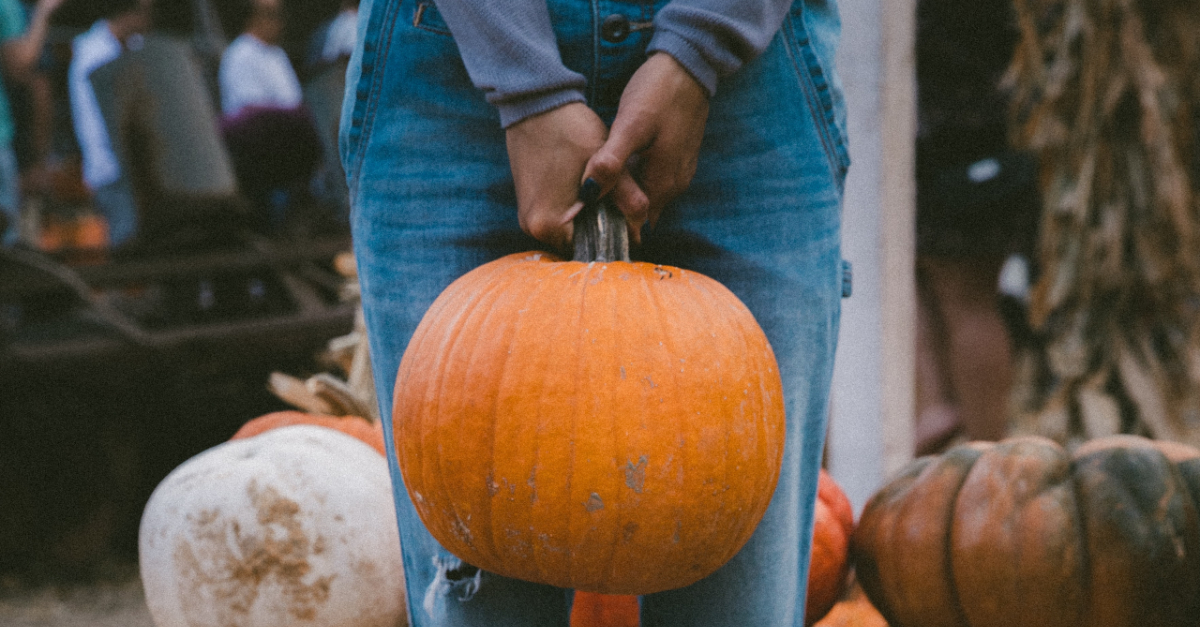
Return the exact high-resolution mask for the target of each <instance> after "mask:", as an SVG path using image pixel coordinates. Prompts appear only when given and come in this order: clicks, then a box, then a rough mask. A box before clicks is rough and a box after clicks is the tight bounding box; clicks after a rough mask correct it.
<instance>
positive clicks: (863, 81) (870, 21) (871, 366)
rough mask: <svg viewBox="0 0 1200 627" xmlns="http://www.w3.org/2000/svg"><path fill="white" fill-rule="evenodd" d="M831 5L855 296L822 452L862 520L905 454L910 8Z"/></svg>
mask: <svg viewBox="0 0 1200 627" xmlns="http://www.w3.org/2000/svg"><path fill="white" fill-rule="evenodd" d="M839 5H840V9H841V14H842V23H843V31H842V42H841V48H840V52H839V54H838V73H839V74H840V76H841V79H842V83H843V86H844V88H845V94H846V102H847V107H848V114H849V126H848V131H849V142H850V155H851V159H852V160H853V164H852V165H851V167H850V173H849V176H848V178H847V181H846V196H845V209H844V213H843V235H842V242H843V253H842V254H843V256H844V257H845V258H846V259H847V260H848V261H850V262H851V263H853V264H854V295H853V296H852V297H851V298H850V299H849V300H846V301H844V302H843V309H842V325H841V336H840V338H839V342H840V344H839V348H838V355H837V365H836V368H835V371H834V383H833V396H832V413H831V422H830V434H829V445H828V446H829V449H828V451H829V467H830V472H831V473H832V474H833V476H834V477H835V478H836V479H837V480H838V481H839V482H840V483H841V485H842V486H843V488H844V489H845V490H846V493H847V495H849V497H850V500H851V502H852V503H853V504H854V506H855V510H856V511H861V509H862V506H863V505H864V504H865V502H866V500H867V498H869V497H870V495H871V494H873V493H874V492H875V490H876V489H878V487H879V486H880V485H881V484H882V482H883V481H884V479H885V478H886V477H887V476H888V475H890V474H891V473H892V472H894V471H895V470H897V469H898V468H899V467H900V466H902V465H903V464H904V463H905V462H907V461H908V460H909V459H911V458H912V450H913V406H914V375H913V367H914V364H915V341H916V331H915V329H916V296H915V294H916V291H915V279H914V262H915V247H916V244H915V234H914V228H913V227H914V218H915V197H916V181H915V177H914V140H915V137H916V67H915V53H914V39H915V32H916V23H915V15H916V11H915V8H916V0H841V2H839Z"/></svg>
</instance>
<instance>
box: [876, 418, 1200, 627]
mask: <svg viewBox="0 0 1200 627" xmlns="http://www.w3.org/2000/svg"><path fill="white" fill-rule="evenodd" d="M853 553H854V556H855V558H854V559H855V568H856V572H857V575H858V579H859V581H860V582H861V584H862V587H863V589H864V590H865V591H866V592H867V594H868V595H869V596H870V598H871V601H872V602H874V604H875V606H876V607H878V608H879V610H880V612H882V613H883V615H884V616H885V617H886V618H887V620H888V622H889V623H891V624H892V625H893V626H894V627H984V626H991V625H1005V626H1011V627H1025V626H1035V625H1036V626H1038V627H1133V626H1135V625H1136V626H1141V625H1155V626H1158V627H1175V626H1179V627H1184V626H1187V627H1195V625H1196V621H1197V617H1198V616H1200V451H1197V450H1196V449H1193V448H1191V447H1187V446H1183V445H1179V444H1171V443H1163V442H1153V441H1150V440H1146V439H1144V438H1137V437H1132V436H1117V437H1111V438H1103V439H1099V440H1095V441H1092V442H1089V443H1087V444H1085V445H1084V446H1082V447H1080V448H1079V449H1078V450H1077V451H1075V453H1074V454H1073V455H1071V454H1068V453H1067V452H1066V451H1065V450H1063V449H1062V448H1061V447H1060V446H1059V445H1057V444H1055V443H1054V442H1052V441H1050V440H1047V439H1043V438H1013V439H1010V440H1006V441H1003V442H1001V443H996V444H990V443H979V442H975V443H969V444H966V445H962V446H958V447H956V448H953V449H951V450H950V451H948V452H946V453H945V454H943V455H941V456H936V457H932V456H931V457H924V458H921V459H918V460H916V461H915V462H913V463H912V464H911V465H910V466H909V467H908V468H907V469H906V470H904V471H903V472H902V473H901V474H900V475H899V476H898V477H897V478H896V479H895V480H893V481H892V482H891V483H890V484H888V485H887V486H886V487H884V488H883V489H882V490H881V491H880V492H879V493H877V494H876V495H875V496H874V497H873V498H872V499H871V500H870V502H869V503H868V504H867V506H866V509H865V510H864V511H863V514H862V517H861V519H860V521H859V526H858V529H857V530H856V532H855V534H854V539H853Z"/></svg>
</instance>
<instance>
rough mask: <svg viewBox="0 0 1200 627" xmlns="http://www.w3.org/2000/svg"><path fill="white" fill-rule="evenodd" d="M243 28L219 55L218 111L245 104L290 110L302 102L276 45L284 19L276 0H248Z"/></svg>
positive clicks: (239, 109)
mask: <svg viewBox="0 0 1200 627" xmlns="http://www.w3.org/2000/svg"><path fill="white" fill-rule="evenodd" d="M243 8H244V9H247V10H248V13H249V14H248V15H247V16H246V18H245V27H244V29H243V30H242V33H241V34H240V35H238V36H237V38H236V39H234V40H233V41H232V42H230V44H229V47H228V48H226V49H225V54H224V55H223V56H222V57H221V70H220V83H221V112H222V114H224V115H225V116H235V115H237V114H238V113H241V112H242V110H243V109H245V108H246V107H276V108H280V109H294V108H297V107H299V106H300V104H301V102H302V101H303V93H302V92H301V91H300V80H299V79H298V78H297V77H296V72H295V70H294V69H292V63H291V61H289V60H288V56H287V53H286V52H284V51H283V48H281V47H279V41H280V38H281V37H282V36H283V27H284V18H283V10H282V7H281V6H280V2H279V0H249V2H248V4H247V5H246V6H244V7H243Z"/></svg>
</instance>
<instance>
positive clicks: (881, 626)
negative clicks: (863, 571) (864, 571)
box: [816, 585, 888, 627]
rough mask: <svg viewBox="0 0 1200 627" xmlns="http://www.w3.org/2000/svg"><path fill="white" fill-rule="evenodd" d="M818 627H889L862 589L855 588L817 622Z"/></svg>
mask: <svg viewBox="0 0 1200 627" xmlns="http://www.w3.org/2000/svg"><path fill="white" fill-rule="evenodd" d="M816 627H888V623H887V621H886V620H884V618H883V615H882V614H880V613H879V610H877V609H875V606H874V605H871V600H870V599H868V598H867V595H866V594H863V591H862V588H860V587H859V586H858V585H855V586H853V587H852V588H851V589H850V591H849V592H848V593H847V594H846V598H844V599H842V600H841V601H838V602H837V604H836V605H834V606H833V609H831V610H829V613H828V614H826V615H825V617H824V618H822V619H821V620H820V621H818V622H817V624H816Z"/></svg>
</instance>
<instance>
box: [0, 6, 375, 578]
mask: <svg viewBox="0 0 1200 627" xmlns="http://www.w3.org/2000/svg"><path fill="white" fill-rule="evenodd" d="M6 3H7V4H10V5H11V6H10V7H9V8H13V7H15V10H17V11H19V12H20V14H19V15H17V16H16V17H14V16H12V15H11V13H13V11H4V10H3V8H4V7H0V31H3V32H0V38H3V39H5V40H6V43H4V44H3V48H0V55H3V57H4V59H3V67H4V69H5V72H4V89H5V92H6V94H7V98H5V100H7V103H8V104H9V111H10V112H11V115H10V117H11V120H10V121H9V124H8V126H9V128H10V130H11V133H10V136H11V155H12V156H13V157H15V161H16V164H15V167H14V168H12V170H13V172H12V175H13V176H12V177H10V178H12V181H11V182H10V183H9V184H7V187H15V189H8V190H7V191H0V196H4V201H0V204H8V205H12V206H11V207H9V206H6V207H5V212H4V214H2V215H3V217H0V220H3V221H4V222H5V228H4V229H0V230H3V232H4V234H5V246H4V247H3V249H2V250H0V433H2V434H3V435H2V436H0V579H3V578H5V577H7V578H8V580H9V581H10V583H12V582H19V583H20V584H21V585H34V584H36V583H37V582H43V581H64V580H66V581H70V580H89V579H94V578H97V577H101V578H102V577H103V576H104V573H105V572H107V571H106V569H111V568H113V567H114V565H117V566H119V565H122V564H124V565H128V564H129V563H131V562H132V561H133V560H135V559H136V555H135V548H136V546H135V545H136V535H137V534H136V532H137V523H138V519H139V516H140V513H141V508H142V506H144V504H145V501H146V499H147V498H148V497H149V494H150V492H151V490H152V489H153V488H154V486H155V485H156V484H157V483H158V481H159V480H161V479H162V477H164V476H165V475H166V473H167V472H169V471H170V470H171V469H172V468H174V467H175V466H177V465H178V464H179V463H181V462H182V461H184V460H185V459H187V458H188V457H190V456H191V455H193V454H195V453H197V452H199V451H202V450H204V449H206V448H208V447H210V446H212V445H214V444H217V443H219V442H221V441H224V440H225V439H228V437H229V436H230V435H231V434H232V433H233V432H234V431H235V430H236V429H237V427H238V426H240V425H241V424H242V423H244V422H245V421H246V420H248V419H249V418H252V417H254V416H257V415H260V414H262V413H265V412H268V411H271V410H273V409H278V408H282V407H284V404H283V403H282V402H281V401H279V400H277V399H276V397H275V396H273V395H272V394H271V393H270V392H268V390H267V386H266V384H267V378H268V376H269V374H270V373H271V372H272V371H278V370H282V371H286V372H293V373H297V374H305V373H311V372H315V371H318V370H322V369H325V368H327V367H328V366H327V365H326V364H322V363H320V362H319V360H318V358H317V355H318V353H320V352H321V350H322V349H323V348H324V346H325V345H326V343H327V342H328V341H329V339H330V338H333V337H335V336H339V335H342V334H344V333H346V332H347V331H349V330H350V329H351V327H352V325H353V317H354V307H353V305H352V304H348V303H345V302H343V301H342V300H341V298H340V297H339V291H340V290H341V288H342V285H343V283H344V278H343V276H342V275H340V274H338V273H337V272H336V270H335V268H334V258H335V256H336V255H337V254H338V253H340V252H343V251H346V250H348V249H349V233H348V225H347V199H346V189H345V184H344V179H343V176H342V173H341V169H340V166H339V165H338V163H337V159H336V151H335V145H336V144H335V142H336V137H335V135H336V128H337V116H338V114H339V111H340V106H341V98H342V91H343V85H344V73H345V66H346V62H347V58H348V54H349V48H348V46H350V45H352V44H353V25H354V23H355V22H354V19H353V12H354V8H355V3H350V2H341V1H340V0H288V1H287V2H282V3H277V2H269V1H268V2H250V1H249V0H155V1H154V2H152V3H150V2H147V3H140V2H136V1H133V2H125V1H122V0H111V1H109V0H65V1H62V0H43V2H40V3H21V2H17V1H16V0H6ZM339 16H341V17H342V19H341V20H340V21H338V20H337V18H338V17H339ZM6 21H7V22H8V23H4V22H6ZM335 22H336V23H337V24H338V26H336V27H334V26H333V24H334V23H335ZM347 24H348V25H349V26H350V30H349V32H350V39H349V43H348V44H347V43H346V41H345V31H346V28H345V26H346V25H347ZM338 32H341V33H342V34H341V35H339V34H338ZM331 33H332V34H331ZM247 35H249V36H251V37H252V38H250V39H248V38H247ZM339 36H341V37H342V41H341V43H340V44H339V43H338V42H334V41H333V40H334V39H336V38H337V37H339ZM239 37H240V38H241V39H239ZM29 40H32V41H29ZM235 42H241V44H239V45H236V46H235V45H234V44H235ZM22 44H28V46H27V47H32V48H33V49H34V53H33V54H31V55H30V54H26V55H25V56H27V57H32V58H31V59H24V58H20V55H21V53H22V52H23V51H22V49H21V47H20V46H21V45H22ZM327 44H328V45H327ZM326 48H328V50H326ZM227 52H238V54H231V55H228V58H227V59H226V63H225V66H226V67H224V68H222V59H223V57H226V56H227V55H226V53H227ZM289 73H290V75H289ZM223 83H224V85H223ZM223 99H224V100H225V102H223ZM3 117H4V114H3V112H0V118H3ZM0 122H3V120H2V119H0ZM2 130H3V124H0V131H2ZM0 139H4V133H3V132H0ZM0 148H2V147H0ZM0 156H2V155H0ZM0 160H2V159H0ZM0 169H2V168H0ZM4 185H5V184H4V183H0V186H4ZM10 197H11V198H12V199H13V201H7V199H8V198H10ZM14 585H16V584H15V583H14Z"/></svg>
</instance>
